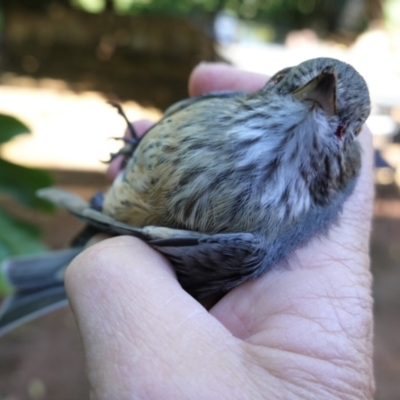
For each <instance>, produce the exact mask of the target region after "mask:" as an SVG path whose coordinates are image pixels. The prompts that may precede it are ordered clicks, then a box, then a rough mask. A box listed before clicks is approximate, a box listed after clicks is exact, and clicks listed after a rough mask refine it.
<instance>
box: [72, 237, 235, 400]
mask: <svg viewBox="0 0 400 400" xmlns="http://www.w3.org/2000/svg"><path fill="white" fill-rule="evenodd" d="M66 288H67V292H68V297H69V299H70V302H71V306H72V308H73V311H74V313H75V316H76V319H77V322H78V325H79V329H80V332H81V336H82V340H83V344H84V347H85V353H86V362H87V371H88V378H89V382H90V384H91V387H92V391H93V395H94V398H96V399H103V398H104V399H121V398H127V395H128V394H129V396H132V395H134V397H135V396H137V398H143V396H144V397H146V398H176V397H174V396H176V393H179V391H182V390H183V387H186V388H187V390H189V392H188V394H189V393H192V392H193V393H195V390H196V387H197V386H198V385H201V382H200V381H201V379H199V373H200V374H201V376H202V378H204V379H205V380H206V381H207V385H209V386H208V390H210V391H212V393H213V394H215V393H218V391H219V390H220V389H218V381H217V380H216V379H215V378H213V377H211V376H210V377H207V375H208V374H211V373H212V372H211V370H212V368H210V366H211V365H212V364H213V360H214V362H215V363H216V364H218V363H219V360H218V359H217V357H216V356H215V355H216V354H219V353H218V352H217V351H215V350H213V349H221V348H226V347H227V341H232V342H236V339H234V338H233V337H232V335H231V334H230V333H229V331H227V330H226V329H225V328H224V327H223V325H221V324H220V323H219V322H218V321H217V320H216V319H214V318H213V317H212V316H211V315H210V314H208V312H207V311H206V310H205V309H204V308H203V307H202V306H201V305H200V304H199V303H198V302H196V301H195V300H194V299H193V298H192V297H190V296H189V295H188V294H187V293H186V292H184V291H183V290H182V288H181V287H180V285H179V283H178V282H177V280H176V277H175V274H174V272H173V270H172V268H171V266H170V265H169V263H168V261H167V260H166V259H165V258H164V257H163V256H162V255H160V254H159V253H158V252H156V251H155V250H153V249H152V248H150V247H149V246H148V245H147V244H145V243H143V242H141V241H140V240H138V239H135V238H132V237H117V238H112V239H108V240H105V241H102V242H101V243H99V244H97V245H94V246H92V247H90V248H89V249H87V250H86V251H85V252H83V253H82V254H81V255H79V256H78V257H77V258H76V259H75V260H74V261H73V262H72V263H71V265H70V266H69V268H68V271H67V275H66ZM210 350H211V357H208V358H207V357H204V352H206V354H207V353H209V352H210ZM219 356H221V354H219ZM223 357H224V361H225V362H227V361H228V360H229V358H231V357H232V354H230V355H224V356H223ZM234 364H235V363H233V365H234ZM228 365H229V363H228ZM198 369H200V370H201V371H200V372H199V371H197V372H196V373H195V370H198ZM172 377H175V378H172ZM176 377H181V378H180V379H177V378H176ZM208 378H210V379H211V378H213V379H211V380H210V379H208ZM212 382H214V384H215V387H213V386H214V385H212ZM203 383H204V384H205V382H203ZM203 390H204V389H203ZM149 393H151V395H149ZM210 393H211V392H210ZM135 398H136V397H135ZM206 398H207V396H206ZM208 398H210V397H208Z"/></svg>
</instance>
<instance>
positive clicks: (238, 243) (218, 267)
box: [40, 188, 266, 298]
mask: <svg viewBox="0 0 400 400" xmlns="http://www.w3.org/2000/svg"><path fill="white" fill-rule="evenodd" d="M40 197H41V198H43V199H46V200H49V201H51V202H52V203H54V204H56V205H58V206H61V207H63V208H65V209H67V210H68V211H70V212H71V213H73V214H74V215H76V216H77V217H78V218H80V219H82V220H84V221H86V222H87V223H88V224H90V225H92V226H94V227H96V228H98V229H99V230H101V231H104V232H108V233H110V234H117V235H130V236H135V237H138V238H140V239H142V240H144V241H146V242H147V243H149V244H150V245H151V246H153V247H154V248H156V249H157V250H158V251H160V252H161V253H162V254H164V255H165V256H167V258H168V259H169V260H170V261H171V263H172V264H173V266H174V268H175V270H176V272H177V275H178V278H179V281H180V283H181V285H182V287H183V288H184V289H185V290H186V291H188V292H189V293H190V294H192V295H193V296H194V297H196V298H201V297H206V296H208V295H213V294H221V293H224V292H227V291H228V290H230V289H231V288H233V287H234V286H236V285H238V284H239V283H241V282H242V281H244V280H246V279H248V278H250V277H253V276H255V275H256V274H257V272H258V271H260V268H259V267H260V264H261V263H262V262H263V260H264V259H265V252H266V250H265V246H263V243H262V240H263V239H262V238H261V237H260V236H257V235H254V234H252V233H216V234H208V233H201V232H194V231H187V230H180V229H171V228H164V227H157V226H146V227H143V228H139V227H133V226H130V225H128V224H125V223H123V222H119V221H116V220H115V219H113V218H111V217H109V216H107V215H105V214H103V213H101V212H99V211H96V210H94V209H92V208H90V206H89V204H88V203H86V202H85V201H83V200H82V199H80V198H79V197H77V196H75V195H72V194H71V193H68V192H65V191H63V190H61V189H57V188H47V189H42V190H41V191H40Z"/></svg>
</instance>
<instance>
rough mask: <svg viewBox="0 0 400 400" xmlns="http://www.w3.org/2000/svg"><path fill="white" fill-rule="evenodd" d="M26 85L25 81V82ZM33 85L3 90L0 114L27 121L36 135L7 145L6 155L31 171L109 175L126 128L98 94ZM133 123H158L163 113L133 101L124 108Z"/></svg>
mask: <svg viewBox="0 0 400 400" xmlns="http://www.w3.org/2000/svg"><path fill="white" fill-rule="evenodd" d="M20 83H24V81H20ZM25 83H30V85H26V84H25V85H23V86H22V85H21V86H10V85H4V86H2V87H1V90H0V112H2V113H6V114H11V115H13V116H15V117H17V118H19V119H21V120H22V121H24V122H25V123H26V124H27V125H28V126H29V127H30V129H31V130H32V133H31V134H28V135H20V136H18V137H16V138H15V139H14V140H12V141H11V142H9V143H7V144H5V145H4V146H3V147H2V149H1V151H2V156H3V157H4V158H6V159H8V160H9V161H12V162H16V163H20V164H23V165H27V166H34V167H41V168H56V169H73V170H96V171H105V169H106V166H105V164H104V163H102V162H101V161H100V160H107V159H108V158H109V154H110V152H115V151H116V150H117V149H119V148H120V147H121V143H120V142H119V141H116V140H110V139H109V138H111V137H121V136H122V135H123V134H124V131H125V129H126V123H125V121H124V120H123V118H122V117H121V116H119V115H118V113H117V111H116V110H115V109H114V108H113V107H111V106H110V105H109V104H107V103H106V101H107V99H106V98H105V96H104V95H102V94H100V93H96V92H83V93H79V94H78V93H74V92H72V91H70V90H69V89H68V88H67V86H66V85H65V84H64V83H63V82H62V81H55V80H48V79H47V80H45V79H42V80H38V81H34V80H32V79H30V80H29V82H25ZM121 104H122V106H123V108H124V110H125V112H126V114H127V116H128V118H129V119H130V120H132V121H134V120H138V119H143V118H147V119H152V120H157V119H158V118H159V117H160V115H161V113H160V111H158V110H157V109H155V108H144V107H141V106H140V105H139V104H138V103H136V102H134V101H127V102H123V103H121Z"/></svg>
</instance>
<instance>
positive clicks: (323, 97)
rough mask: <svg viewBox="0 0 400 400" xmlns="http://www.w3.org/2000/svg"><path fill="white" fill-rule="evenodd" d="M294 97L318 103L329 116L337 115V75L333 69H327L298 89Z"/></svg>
mask: <svg viewBox="0 0 400 400" xmlns="http://www.w3.org/2000/svg"><path fill="white" fill-rule="evenodd" d="M293 95H294V96H295V97H296V98H297V99H298V100H300V101H303V100H311V101H313V102H315V103H317V104H318V105H319V106H320V107H321V108H322V109H323V110H324V111H325V112H326V114H327V115H336V114H337V104H336V74H335V70H334V69H333V67H326V68H325V69H324V70H323V71H322V72H321V73H320V74H319V75H318V76H316V77H315V78H313V79H311V81H309V82H308V83H306V84H305V85H304V86H302V87H300V88H298V89H296V90H295V91H294V92H293Z"/></svg>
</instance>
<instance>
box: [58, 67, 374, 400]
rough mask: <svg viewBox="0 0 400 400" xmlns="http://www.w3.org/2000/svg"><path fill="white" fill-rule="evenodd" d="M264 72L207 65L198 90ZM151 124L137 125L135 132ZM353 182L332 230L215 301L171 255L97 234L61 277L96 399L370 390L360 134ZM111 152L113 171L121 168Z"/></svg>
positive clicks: (257, 80) (195, 80) (254, 79)
mask: <svg viewBox="0 0 400 400" xmlns="http://www.w3.org/2000/svg"><path fill="white" fill-rule="evenodd" d="M266 79H267V78H266V77H265V76H262V75H258V74H252V73H247V72H243V71H238V70H236V69H234V68H232V67H228V66H224V65H221V64H201V65H199V66H198V67H197V68H196V69H195V70H194V71H193V73H192V75H191V78H190V82H189V92H190V94H191V95H198V94H201V93H204V92H209V91H215V90H249V91H253V90H256V89H259V88H260V87H261V86H263V85H264V83H265V81H266ZM149 126H150V122H148V121H140V122H139V123H137V124H136V128H137V130H138V131H139V133H143V132H144V131H145V130H146V128H148V127H149ZM359 139H360V142H361V144H362V147H363V166H362V170H361V175H360V178H359V180H358V183H357V186H356V189H355V191H354V193H353V194H352V195H351V197H350V198H349V199H348V201H347V202H346V203H345V205H344V210H343V213H342V214H341V216H340V220H339V223H338V224H337V225H335V226H333V227H332V228H331V229H330V231H329V234H328V235H327V236H324V237H318V238H314V239H312V240H311V242H309V244H308V245H307V246H306V247H304V248H301V249H299V250H297V251H296V252H295V253H294V254H293V255H292V256H291V257H290V259H289V260H288V262H287V263H286V264H285V265H280V266H277V267H276V268H275V269H274V270H272V271H270V272H268V273H267V274H265V275H264V276H262V277H261V278H259V279H257V280H254V281H248V282H245V283H244V284H242V285H240V286H239V287H237V288H235V289H233V290H232V291H231V292H229V293H228V294H227V295H226V296H225V297H223V298H222V299H221V300H220V301H219V302H218V303H216V304H215V305H214V306H213V307H212V308H211V309H210V310H207V309H206V308H204V307H203V306H202V305H201V304H199V303H198V302H197V301H196V300H194V299H193V298H192V297H191V296H189V295H188V294H187V293H186V292H185V291H183V290H182V288H181V287H180V285H179V283H178V282H177V280H176V277H175V274H174V271H173V269H172V267H171V265H170V263H169V262H168V261H167V260H166V259H165V258H164V257H163V256H162V255H161V254H159V253H158V252H157V251H155V250H154V249H152V248H151V247H150V246H148V245H147V244H145V243H144V242H142V241H140V240H138V239H135V238H133V237H117V238H111V239H106V240H103V241H101V242H100V243H97V244H95V245H94V246H92V247H90V248H88V249H87V250H86V251H84V252H83V253H82V254H81V255H79V256H78V257H77V258H76V259H75V260H74V261H73V262H72V263H71V265H70V266H69V268H68V270H67V275H66V287H67V292H68V297H69V299H70V303H71V306H72V308H73V311H74V313H75V316H76V319H77V322H78V326H79V329H80V333H81V336H82V340H83V344H84V347H85V354H86V363H87V374H88V379H89V382H90V386H91V394H92V398H93V399H99V400H100V399H108V400H110V399H118V400H120V399H218V400H220V399H231V400H232V399H238V400H245V399H252V400H254V399H341V400H342V399H371V398H372V396H373V390H374V380H373V373H372V298H371V274H370V271H369V233H370V228H371V218H372V205H373V184H372V145H371V135H370V133H369V131H368V130H367V129H366V128H364V129H363V130H362V132H361V134H360V136H359ZM118 168H119V162H118V161H116V162H115V163H114V164H113V165H112V166H111V167H110V171H109V176H110V177H111V178H112V177H114V176H115V174H116V172H117V170H118Z"/></svg>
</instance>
